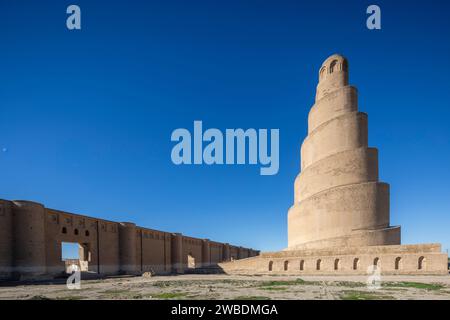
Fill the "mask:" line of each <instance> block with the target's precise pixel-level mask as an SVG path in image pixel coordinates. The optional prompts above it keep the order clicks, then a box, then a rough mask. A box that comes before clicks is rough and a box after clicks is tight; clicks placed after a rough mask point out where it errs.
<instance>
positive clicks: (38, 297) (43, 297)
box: [29, 295, 53, 300]
mask: <svg viewBox="0 0 450 320" xmlns="http://www.w3.org/2000/svg"><path fill="white" fill-rule="evenodd" d="M29 300H53V299H51V298H49V297H46V296H42V295H37V296H32V297H31V298H30V299H29Z"/></svg>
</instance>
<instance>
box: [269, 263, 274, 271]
mask: <svg viewBox="0 0 450 320" xmlns="http://www.w3.org/2000/svg"><path fill="white" fill-rule="evenodd" d="M269 271H273V261H269Z"/></svg>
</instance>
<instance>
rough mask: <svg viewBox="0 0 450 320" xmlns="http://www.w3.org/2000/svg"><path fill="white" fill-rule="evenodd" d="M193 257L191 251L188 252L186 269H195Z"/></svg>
mask: <svg viewBox="0 0 450 320" xmlns="http://www.w3.org/2000/svg"><path fill="white" fill-rule="evenodd" d="M195 266H196V264H195V257H194V255H193V254H192V252H189V254H188V256H187V267H188V269H195Z"/></svg>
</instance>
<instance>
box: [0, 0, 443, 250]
mask: <svg viewBox="0 0 450 320" xmlns="http://www.w3.org/2000/svg"><path fill="white" fill-rule="evenodd" d="M77 4H78V5H79V6H80V7H81V8H82V12H83V22H82V29H81V30H76V31H69V30H67V28H66V26H65V18H66V11H65V10H66V6H67V4H65V3H57V2H54V1H43V2H39V3H30V4H27V5H26V6H24V5H23V4H22V5H20V4H19V3H17V2H12V3H8V4H6V3H4V2H3V3H1V4H0V34H1V36H2V39H4V46H5V48H6V50H2V51H1V52H0V70H1V72H0V83H2V86H1V89H0V167H1V168H2V169H3V171H2V188H1V189H0V198H4V199H5V200H15V199H18V198H20V199H24V200H26V201H35V202H38V203H41V204H43V205H44V206H45V207H48V208H52V209H55V210H61V211H65V212H70V213H74V214H80V215H86V216H89V217H94V218H98V219H104V220H109V221H113V222H123V221H131V222H133V223H136V225H139V226H141V227H145V228H149V229H154V230H160V231H165V232H171V233H172V232H173V233H182V234H183V235H188V236H192V237H196V238H204V239H206V238H208V239H211V240H213V241H218V242H226V243H230V244H233V245H237V246H242V247H248V248H253V249H255V250H260V251H278V250H282V249H285V248H286V247H287V211H288V209H289V207H290V206H291V205H292V204H293V201H294V197H293V193H294V191H293V185H294V179H295V177H296V175H298V174H299V172H300V145H301V143H302V141H303V139H304V138H305V137H306V133H307V122H308V113H309V110H310V108H311V106H312V105H313V104H314V96H315V88H316V85H317V81H318V72H319V68H320V65H321V63H322V62H323V61H324V60H325V59H326V58H327V57H328V56H330V55H332V54H335V53H340V54H343V55H344V56H345V57H347V58H348V60H349V68H350V84H351V85H354V86H356V88H357V89H358V92H359V111H361V112H365V113H367V114H368V117H369V146H370V147H374V148H377V149H378V151H379V175H380V182H386V183H388V184H389V185H390V218H391V225H392V226H396V225H400V226H401V236H402V241H401V242H402V244H416V243H441V244H442V249H443V251H444V252H447V253H448V249H449V248H450V233H449V232H448V228H449V226H450V215H449V214H448V213H449V212H450V201H448V194H450V186H449V185H448V183H447V181H449V180H450V167H449V163H450V149H449V145H450V126H449V125H448V119H449V117H450V108H449V106H450V91H449V90H448V87H449V84H450V83H449V78H448V73H449V71H450V61H449V59H448V57H449V56H450V43H449V42H448V41H446V39H448V36H449V33H450V21H449V19H448V17H447V12H448V10H450V3H447V2H446V3H444V4H442V3H439V6H437V5H436V3H434V2H425V1H417V2H414V3H409V2H408V3H406V4H405V3H403V2H395V3H392V1H391V2H389V1H384V0H383V1H378V3H377V5H379V6H380V7H381V9H382V29H381V30H368V29H367V28H366V25H365V19H366V18H367V15H366V13H365V12H366V8H367V5H368V3H361V1H356V0H350V1H346V2H345V4H343V3H341V2H340V1H332V0H327V1H321V2H320V3H300V2H295V1H281V2H276V3H275V2H273V3H261V4H258V6H255V5H254V4H252V3H250V2H247V1H231V2H228V3H211V2H208V1H200V2H198V3H189V4H187V3H184V2H183V1H179V0H171V1H169V2H157V1H155V2H151V3H142V2H140V1H127V2H126V4H127V5H126V6H125V5H124V4H125V2H122V1H117V2H114V3H108V10H105V8H104V5H101V4H99V3H95V2H92V1H86V0H79V1H77ZM406 8H407V10H406ZM197 120H198V121H202V122H203V124H204V127H205V128H217V129H218V130H221V131H222V132H225V130H226V129H227V128H242V129H244V130H245V129H249V128H255V129H268V130H270V129H279V156H280V157H279V170H278V171H277V173H276V174H274V175H267V176H264V175H260V168H261V166H260V164H259V163H258V164H257V165H249V164H245V165H233V166H225V165H223V166H219V165H206V164H202V165H186V166H183V165H181V166H180V165H175V164H174V163H173V161H172V159H171V151H172V148H173V147H174V145H175V143H174V142H173V141H171V134H172V132H173V131H174V130H176V129H178V128H192V124H193V123H194V121H197ZM268 132H270V131H268Z"/></svg>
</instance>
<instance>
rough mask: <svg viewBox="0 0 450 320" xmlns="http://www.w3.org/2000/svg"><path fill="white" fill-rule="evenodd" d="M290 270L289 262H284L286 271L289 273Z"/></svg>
mask: <svg viewBox="0 0 450 320" xmlns="http://www.w3.org/2000/svg"><path fill="white" fill-rule="evenodd" d="M288 269H289V261H287V260H286V261H285V262H284V271H288Z"/></svg>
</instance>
